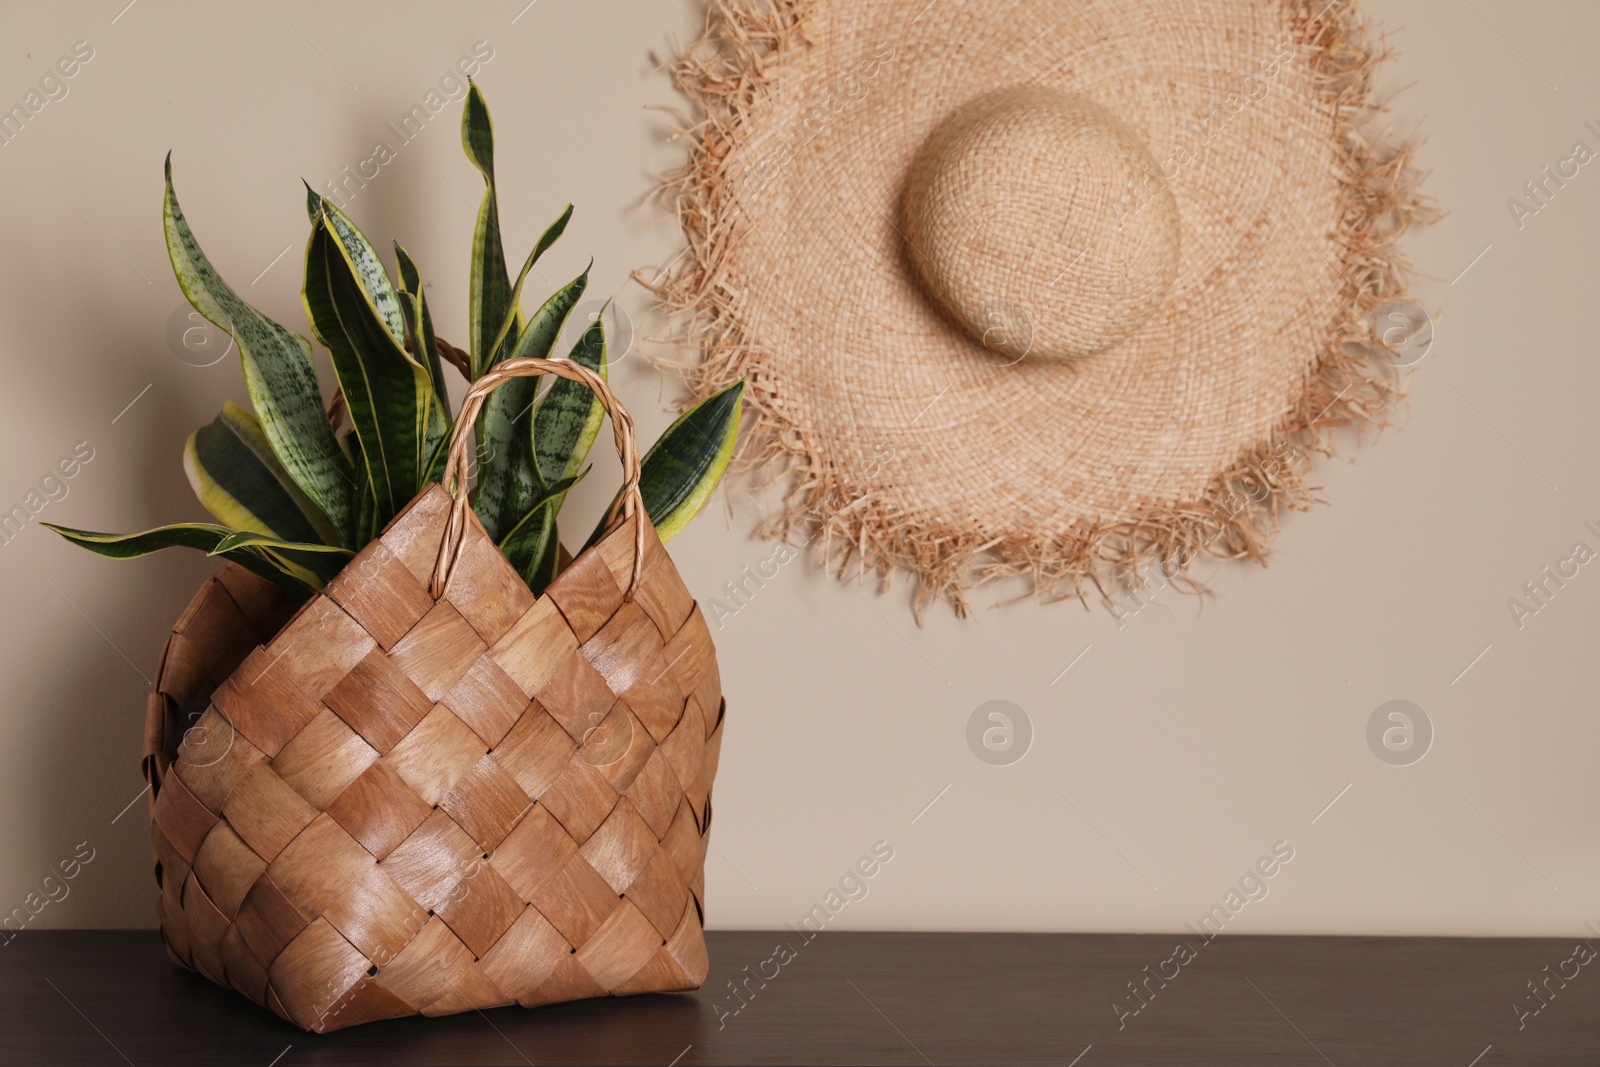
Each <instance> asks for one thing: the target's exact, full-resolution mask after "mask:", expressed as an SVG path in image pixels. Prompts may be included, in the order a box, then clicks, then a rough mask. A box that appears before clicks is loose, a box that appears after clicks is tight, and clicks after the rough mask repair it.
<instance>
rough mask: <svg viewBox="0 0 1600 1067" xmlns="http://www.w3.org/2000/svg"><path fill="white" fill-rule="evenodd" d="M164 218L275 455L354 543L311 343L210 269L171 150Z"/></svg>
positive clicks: (187, 286)
mask: <svg viewBox="0 0 1600 1067" xmlns="http://www.w3.org/2000/svg"><path fill="white" fill-rule="evenodd" d="M162 216H163V226H164V229H165V232H166V241H167V254H168V256H169V257H170V258H171V260H172V272H173V274H174V275H176V276H177V279H178V286H179V287H180V288H181V289H182V290H183V295H184V296H185V297H187V298H188V300H189V303H190V304H192V305H193V306H194V309H195V310H196V311H198V312H200V314H202V315H204V316H205V317H206V318H207V319H209V320H210V321H211V322H213V323H215V324H216V325H217V326H218V327H220V328H222V329H223V330H225V331H227V333H228V334H229V336H231V337H232V338H233V340H234V343H235V344H237V345H238V346H239V360H240V363H241V364H242V365H243V368H244V380H245V388H246V389H247V390H248V392H249V394H250V403H251V406H252V407H254V408H255V412H256V415H257V416H258V417H259V419H260V420H261V429H262V432H263V434H264V435H265V437H266V439H267V441H268V443H269V444H270V446H271V448H272V453H273V455H275V456H276V457H277V458H278V462H279V463H281V464H282V465H283V468H284V470H286V471H288V472H289V476H290V477H291V478H293V479H294V482H295V484H296V485H298V486H299V487H300V488H301V490H303V491H304V492H305V494H306V495H307V496H308V497H310V498H311V499H312V500H313V501H315V502H316V504H317V507H318V508H320V509H321V510H322V512H323V514H324V515H326V516H327V517H328V518H329V519H330V520H331V521H332V523H333V524H334V526H335V527H336V528H337V529H338V530H339V531H340V534H341V536H342V537H343V539H344V540H345V541H346V543H349V541H350V540H351V539H352V537H353V534H354V524H355V521H356V514H357V507H358V503H357V501H356V498H355V496H354V494H353V492H352V477H351V471H350V469H349V466H348V464H347V463H346V462H345V459H344V455H343V453H341V452H340V451H339V448H338V446H337V445H336V444H335V443H334V439H333V431H332V430H331V429H330V428H329V427H328V418H327V415H326V413H325V409H324V407H323V402H322V392H321V389H320V388H319V387H318V385H317V375H316V372H315V371H314V370H313V369H312V366H311V344H310V342H309V341H307V340H306V339H305V338H304V337H301V336H300V335H299V334H297V333H294V332H292V331H290V330H288V329H285V328H284V327H283V326H280V325H279V324H278V323H276V322H274V321H273V320H271V319H269V318H267V317H266V316H265V315H263V314H261V313H260V312H259V311H257V310H256V309H255V308H253V307H251V306H250V305H249V304H247V303H245V302H244V301H243V300H241V299H240V298H239V295H238V294H237V293H235V292H234V291H233V289H232V288H231V287H230V286H229V285H228V283H227V282H225V281H223V280H222V278H221V277H220V276H219V275H218V274H217V272H216V271H215V270H214V269H213V268H212V266H211V261H210V260H208V259H207V258H206V255H205V253H204V252H202V251H201V250H200V245H199V243H198V242H197V241H196V240H195V237H194V234H193V233H192V232H191V231H190V229H189V224H188V222H187V221H186V220H185V219H184V216H183V211H182V209H181V208H180V207H179V206H178V197H177V194H176V193H175V192H174V191H173V188H172V156H171V154H170V153H169V154H168V156H167V163H166V198H165V200H164V202H163V208H162Z"/></svg>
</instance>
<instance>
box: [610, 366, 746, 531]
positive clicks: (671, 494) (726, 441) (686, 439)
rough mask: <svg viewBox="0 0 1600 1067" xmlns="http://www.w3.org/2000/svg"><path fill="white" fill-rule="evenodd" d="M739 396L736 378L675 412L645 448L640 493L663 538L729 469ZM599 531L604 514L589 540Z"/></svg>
mask: <svg viewBox="0 0 1600 1067" xmlns="http://www.w3.org/2000/svg"><path fill="white" fill-rule="evenodd" d="M743 401H744V382H743V380H740V381H737V382H734V383H733V384H732V385H730V386H728V387H727V388H726V389H724V390H722V391H721V392H720V393H716V394H714V395H712V396H709V397H707V398H706V399H705V400H702V401H701V402H700V403H699V404H696V405H695V406H694V407H692V408H690V409H689V410H688V411H685V412H684V413H683V414H682V415H680V416H678V419H677V421H676V422H674V423H673V424H672V425H671V426H669V427H667V431H666V432H665V433H663V434H662V435H661V437H660V439H659V440H658V441H656V443H655V445H654V446H652V447H651V449H650V451H649V452H647V453H645V457H644V460H643V464H642V466H643V471H642V473H641V475H640V478H639V494H640V496H642V497H643V498H644V509H645V512H646V513H647V514H648V515H649V516H650V521H651V523H653V524H654V525H655V528H656V533H657V534H659V535H660V537H661V540H662V541H663V542H666V541H670V540H672V539H673V538H674V537H675V536H677V534H678V532H679V531H680V530H682V529H683V528H684V527H685V526H687V525H688V524H689V520H690V519H693V518H694V517H695V516H696V515H698V514H699V513H700V509H701V508H703V507H705V505H706V501H707V500H709V499H710V498H711V492H712V490H714V489H715V488H716V487H717V482H718V481H719V480H721V478H722V473H723V471H725V470H727V468H728V461H729V460H730V459H731V458H732V457H733V446H734V443H735V442H736V441H737V440H738V437H739V413H740V410H741V408H742V406H743ZM619 495H620V494H619ZM614 503H615V501H613V504H614ZM603 532H605V519H604V517H602V518H601V520H600V525H599V526H598V527H596V528H595V532H594V534H593V535H591V536H590V538H589V543H590V544H593V543H594V542H595V541H597V540H599V538H600V535H601V534H602V533H603Z"/></svg>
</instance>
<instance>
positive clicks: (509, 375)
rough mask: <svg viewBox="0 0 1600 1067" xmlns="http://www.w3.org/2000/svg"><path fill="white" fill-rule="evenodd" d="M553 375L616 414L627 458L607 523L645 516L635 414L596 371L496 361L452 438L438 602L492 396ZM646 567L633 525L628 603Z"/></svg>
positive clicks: (560, 363) (640, 533)
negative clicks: (481, 421)
mask: <svg viewBox="0 0 1600 1067" xmlns="http://www.w3.org/2000/svg"><path fill="white" fill-rule="evenodd" d="M543 374H554V375H557V376H558V377H562V378H566V379H567V380H568V381H573V382H577V383H579V384H580V385H584V386H587V387H588V388H589V389H590V391H592V392H593V393H594V395H595V396H596V397H598V398H599V399H600V406H601V407H603V408H605V411H606V414H607V415H610V416H611V426H612V428H613V429H614V430H615V431H616V439H617V454H618V455H619V456H621V457H622V495H621V496H619V497H618V498H617V501H616V503H614V504H613V505H612V506H611V511H610V513H609V514H608V515H607V516H606V523H607V525H608V526H612V525H614V524H615V523H616V522H617V519H618V515H619V513H620V515H621V518H622V520H623V521H626V520H628V519H631V518H634V517H635V516H643V514H644V500H643V498H641V497H640V495H639V450H638V448H637V447H636V445H635V444H634V439H633V416H631V415H629V414H628V409H627V408H625V407H623V406H622V401H620V400H618V399H617V397H616V394H614V393H613V392H612V391H611V387H610V386H608V385H607V384H606V383H605V379H603V378H601V377H600V376H599V375H598V374H596V373H595V372H594V371H592V370H590V369H589V368H587V367H585V366H583V365H582V364H581V363H574V362H573V361H572V360H570V359H535V358H529V359H511V360H506V361H505V362H503V363H497V364H495V366H494V367H493V368H491V369H490V370H489V371H487V372H486V373H485V374H484V375H483V377H481V378H479V379H478V380H477V382H475V383H474V384H473V386H472V388H471V389H469V390H468V391H467V396H466V399H465V400H463V401H462V403H461V413H460V414H459V415H458V416H456V425H455V429H454V430H453V431H452V432H451V435H450V451H449V453H448V454H447V456H446V459H445V466H444V487H445V489H446V490H447V491H448V492H449V493H450V494H451V495H452V496H453V497H454V498H455V503H454V504H453V505H452V506H451V508H450V521H449V523H448V524H447V525H446V526H445V532H444V540H443V541H442V542H440V544H439V558H438V560H437V561H436V562H435V563H434V565H433V582H432V583H431V585H430V587H429V592H431V593H432V595H433V598H434V599H435V600H438V599H439V598H440V597H442V596H443V595H444V588H445V586H446V584H448V583H449V581H450V572H451V571H452V570H454V569H455V565H456V558H457V557H458V556H459V555H460V554H461V544H462V541H463V537H464V534H465V532H466V523H467V509H468V508H469V507H471V506H472V505H471V502H470V500H469V499H468V494H467V471H468V463H469V456H470V455H471V453H472V427H473V424H474V423H476V422H477V421H478V415H479V414H480V413H481V412H482V411H483V404H484V401H485V399H487V398H488V396H489V394H490V393H492V392H494V390H495V389H497V388H499V387H500V386H502V385H504V384H505V383H506V382H509V381H510V380H511V379H513V378H537V377H539V376H540V375H543ZM643 566H644V523H643V522H642V521H641V522H637V523H635V524H634V538H633V573H632V575H631V576H630V577H629V579H628V588H627V590H626V591H625V597H624V598H625V599H627V600H632V599H633V592H634V590H635V589H636V588H637V587H638V585H639V574H640V571H641V570H642V568H643Z"/></svg>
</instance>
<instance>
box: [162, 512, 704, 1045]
mask: <svg viewBox="0 0 1600 1067" xmlns="http://www.w3.org/2000/svg"><path fill="white" fill-rule="evenodd" d="M451 510H452V498H451V496H450V495H449V493H447V492H446V491H445V490H444V489H443V488H442V487H440V486H437V485H435V486H431V487H429V489H428V490H427V491H425V492H424V493H423V494H421V495H420V496H418V498H417V499H416V500H415V501H413V502H412V504H411V506H410V507H409V508H408V509H407V510H406V511H405V512H403V513H402V514H401V515H400V516H399V517H397V518H396V519H395V521H394V522H393V523H392V524H391V525H390V527H389V528H388V529H387V530H386V531H385V532H384V534H383V536H382V537H380V538H379V539H378V540H376V541H374V542H372V543H371V544H369V545H368V546H367V547H366V548H365V549H363V550H362V551H361V552H360V553H359V554H358V555H357V556H356V557H355V558H354V559H353V560H352V561H351V563H350V564H349V566H347V567H346V568H345V570H344V571H343V572H341V573H340V575H339V576H338V577H337V578H336V579H334V581H332V582H331V583H329V585H328V586H327V587H326V588H325V589H324V590H323V591H322V592H321V593H319V594H318V595H317V596H315V597H314V598H313V599H312V600H311V601H309V602H308V603H307V604H306V605H305V606H304V607H303V608H301V609H300V611H299V612H298V613H296V614H295V615H294V616H293V618H291V619H290V620H289V621H288V623H287V624H286V625H284V626H283V627H282V628H281V630H279V629H277V623H278V622H279V621H281V620H282V618H283V615H284V609H283V607H282V602H281V600H280V599H279V598H278V597H277V594H276V593H275V592H274V591H273V590H272V589H271V588H270V587H269V586H266V584H265V583H262V582H261V581H260V580H259V579H256V578H254V577H253V576H251V575H249V574H247V573H245V572H243V571H242V570H239V569H238V568H235V567H233V566H231V565H229V566H227V567H224V569H223V570H222V571H221V572H220V573H219V574H218V575H217V576H216V577H214V578H213V579H211V580H210V581H209V582H207V583H206V585H205V586H204V587H203V588H202V589H201V591H200V592H199V594H197V595H196V597H195V599H194V601H193V603H191V604H190V606H189V609H188V610H187V611H186V612H185V613H184V615H183V617H182V618H181V619H179V621H178V623H177V625H176V626H175V627H174V629H173V634H172V637H171V639H170V641H169V643H168V647H167V651H166V653H165V656H164V658H163V662H162V669H161V673H160V679H159V681H158V684H157V691H156V692H155V693H154V694H153V695H152V697H151V706H150V718H149V724H148V726H147V731H146V772H147V774H148V775H149V777H150V779H151V783H152V785H153V786H154V800H153V802H152V808H151V813H152V818H151V836H152V842H153V846H154V851H155V858H156V861H157V862H156V874H157V881H158V883H159V884H160V888H161V891H160V899H159V904H158V913H159V917H160V922H161V929H162V933H163V936H164V938H165V940H166V943H167V947H168V950H169V952H170V954H171V955H172V957H173V958H174V959H175V960H177V961H178V962H179V963H181V964H183V965H185V966H188V967H192V968H194V969H195V970H198V971H199V972H201V973H202V974H204V975H205V976H206V977H208V978H210V979H211V980H212V981H214V982H217V983H218V984H221V985H226V986H230V987H232V988H234V989H237V990H238V991H239V992H241V993H243V994H245V995H246V996H248V997H250V998H251V999H252V1000H254V1001H256V1002H257V1003H258V1004H263V1005H265V1006H267V1007H269V1008H270V1009H272V1010H273V1011H274V1012H276V1013H278V1014H279V1015H281V1016H283V1017H284V1018H285V1019H288V1020H290V1021H291V1022H293V1023H295V1024H296V1025H299V1026H301V1027H304V1028H306V1029H308V1030H314V1031H319V1032H320V1031H327V1030H334V1029H339V1028H342V1027H345V1026H350V1025H354V1024H356V1023H361V1022H368V1021H372V1020H376V1019H385V1018H393V1017H396V1016H402V1015H410V1014H414V1013H419V1012H420V1013H422V1014H424V1015H443V1014H449V1013H451V1012H458V1011H464V1010H469V1009H473V1008H488V1007H498V1006H503V1005H508V1004H512V1003H516V1004H521V1005H523V1006H525V1007H531V1006H535V1005H539V1004H547V1003H552V1002H556V1001H565V1000H573V999H578V998H582V997H590V996H600V995H604V994H629V993H640V992H659V991H669V990H686V989H692V988H694V987H696V986H698V985H699V984H700V983H701V981H702V980H703V979H704V977H705V973H706V968H707V960H706V953H705V944H704V938H703V933H702V926H703V915H704V906H703V900H704V874H703V865H704V859H705V852H706V847H707V836H706V835H707V833H708V831H709V829H710V822H711V806H710V792H711V782H712V778H713V777H714V775H715V773H716V766H717V755H718V751H719V749H720V746H721V741H722V718H723V710H724V704H723V701H722V697H721V683H720V677H719V674H718V670H717V664H716V659H715V654H714V651H713V648H712V642H711V637H710V633H709V632H708V630H707V628H706V624H705V621H704V618H703V617H702V615H701V613H700V610H699V607H698V606H697V605H696V604H695V602H694V600H693V598H692V597H691V596H690V595H689V593H688V591H687V590H686V589H685V587H684V585H683V582H682V581H681V579H680V578H679V577H678V574H677V571H676V569H675V568H674V566H673V564H672V561H671V560H670V558H669V557H668V556H667V553H666V550H665V549H664V548H663V547H662V545H661V542H660V540H659V538H658V537H657V536H656V535H655V533H654V530H653V529H651V528H650V527H649V525H648V519H647V518H646V517H645V516H644V514H643V510H642V508H641V509H639V510H638V511H637V512H636V513H635V514H634V515H633V516H632V517H630V518H628V519H626V520H625V521H623V522H621V523H619V524H617V525H616V526H615V527H614V528H613V529H612V530H611V531H610V532H609V533H608V534H607V535H606V536H605V537H604V538H603V539H602V540H601V541H600V542H599V543H598V544H596V545H595V546H594V547H593V548H591V549H590V550H588V551H586V552H584V553H583V554H582V555H580V556H579V557H578V558H577V559H576V560H574V561H573V562H572V564H571V565H570V566H569V567H568V568H567V569H566V570H565V571H563V572H562V574H561V575H560V576H559V577H558V578H557V579H556V580H555V581H554V582H553V583H552V584H551V586H550V587H549V589H548V590H547V591H546V593H545V594H544V595H543V596H541V597H539V598H537V599H535V598H534V596H533V594H532V593H531V592H529V590H528V589H527V586H526V585H525V584H524V583H523V581H522V579H521V578H520V576H519V575H518V574H517V573H516V571H515V569H514V568H513V567H512V566H511V565H510V564H509V563H508V562H507V560H506V559H505V557H504V556H502V555H501V553H500V552H499V550H498V549H497V548H496V547H495V545H494V544H493V543H492V542H491V541H490V540H489V538H488V537H487V536H486V535H485V533H484V532H483V529H482V527H481V526H479V525H478V523H477V521H476V519H475V518H472V517H471V515H470V513H468V515H467V521H466V523H465V527H464V530H463V531H462V535H461V539H460V551H459V554H458V555H457V556H456V557H455V561H454V566H453V569H452V570H451V571H450V572H449V577H448V582H447V583H446V584H445V586H444V588H443V595H442V596H441V597H440V598H439V599H438V600H437V601H436V600H435V599H434V598H433V597H432V596H430V594H429V583H430V576H432V575H434V573H435V565H436V559H437V558H440V545H441V542H442V540H443V539H444V538H445V531H446V528H447V526H448V524H449V521H450V516H451ZM638 523H644V524H645V529H644V530H643V531H642V532H643V533H644V535H645V536H644V537H643V538H642V555H639V556H638V558H637V559H636V553H637V552H638V551H639V549H638V546H639V545H640V544H641V539H640V538H639V536H638V535H639V534H640V532H641V531H639V530H638V528H637V526H636V524H638ZM636 566H637V568H638V571H637V575H635V573H634V568H635V567H636ZM635 577H636V578H637V585H636V586H635V587H634V588H633V592H632V596H631V597H629V596H628V595H627V594H626V593H625V590H626V589H627V588H628V586H629V585H630V583H631V582H632V581H633V580H634V579H635ZM274 631H276V634H275V636H272V635H273V633H274ZM268 638H270V640H268ZM262 641H265V642H266V643H265V644H261V643H260V642H262ZM185 728H187V729H185ZM179 733H181V734H182V739H181V742H180V741H179V739H178V736H177V735H178V734H179ZM174 746H175V748H176V758H175V759H172V760H171V761H170V762H169V754H170V753H172V752H173V750H174Z"/></svg>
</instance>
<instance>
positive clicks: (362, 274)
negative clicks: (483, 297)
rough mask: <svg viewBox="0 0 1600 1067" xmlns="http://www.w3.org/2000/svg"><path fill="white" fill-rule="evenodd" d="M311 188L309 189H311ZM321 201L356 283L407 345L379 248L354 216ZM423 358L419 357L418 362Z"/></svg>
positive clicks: (391, 333) (392, 332)
mask: <svg viewBox="0 0 1600 1067" xmlns="http://www.w3.org/2000/svg"><path fill="white" fill-rule="evenodd" d="M309 188H310V187H309V186H307V189H308V190H309ZM319 199H320V200H321V204H322V211H323V213H324V215H325V217H326V218H327V220H328V226H329V227H330V228H331V229H332V230H333V232H334V233H335V234H336V235H338V238H339V247H340V248H342V249H343V250H344V253H345V257H346V258H347V259H348V260H349V261H350V269H351V270H352V271H353V272H354V274H355V276H356V280H357V281H358V282H360V283H361V288H362V290H363V291H364V292H365V293H366V295H367V300H368V301H369V302H370V303H371V304H372V307H373V310H374V311H376V312H377V313H378V317H379V318H380V319H382V320H383V325H384V328H385V329H387V330H388V331H389V336H390V337H393V338H394V339H395V340H396V341H398V342H399V343H400V344H402V345H403V344H405V343H406V328H405V319H404V317H403V316H402V315H401V312H400V294H399V293H397V292H396V291H395V287H394V282H393V281H391V280H390V278H389V272H388V271H386V270H384V269H383V261H382V260H381V259H379V258H378V251H377V249H375V248H373V247H372V242H371V241H368V240H367V235H366V234H364V233H362V232H361V230H360V228H359V227H357V226H356V224H355V223H353V222H351V221H350V217H349V216H348V215H346V214H345V213H344V212H342V211H340V210H339V206H338V205H337V204H335V203H333V201H331V200H327V199H324V198H320V197H319ZM395 247H396V248H398V247H399V246H398V245H396V246H395ZM420 359H421V357H420V356H419V357H418V360H419V361H420Z"/></svg>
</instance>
